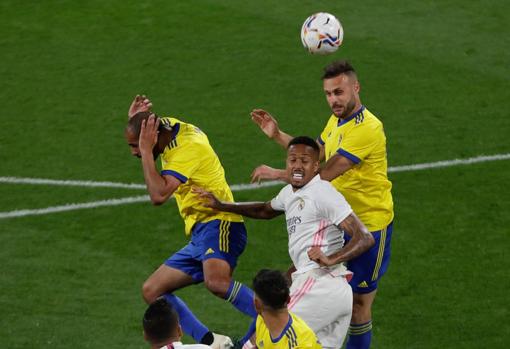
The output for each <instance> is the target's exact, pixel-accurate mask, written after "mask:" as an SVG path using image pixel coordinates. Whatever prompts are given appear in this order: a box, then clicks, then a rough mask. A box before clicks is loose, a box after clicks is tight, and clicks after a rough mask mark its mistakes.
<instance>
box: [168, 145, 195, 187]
mask: <svg viewBox="0 0 510 349" xmlns="http://www.w3.org/2000/svg"><path fill="white" fill-rule="evenodd" d="M200 156H201V152H200V149H199V147H198V146H195V145H194V144H192V143H187V144H183V145H180V146H178V147H175V148H173V149H170V150H169V151H168V152H165V153H164V154H163V157H162V158H161V175H170V176H174V177H175V178H177V179H178V180H180V181H181V182H182V183H186V182H187V181H188V179H189V178H190V177H191V176H193V174H194V173H195V171H196V170H197V168H198V166H199V165H200V160H201V159H200Z"/></svg>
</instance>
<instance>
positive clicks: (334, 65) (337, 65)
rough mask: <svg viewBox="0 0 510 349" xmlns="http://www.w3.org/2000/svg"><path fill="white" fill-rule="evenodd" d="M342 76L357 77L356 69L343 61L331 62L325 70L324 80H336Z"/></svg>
mask: <svg viewBox="0 0 510 349" xmlns="http://www.w3.org/2000/svg"><path fill="white" fill-rule="evenodd" d="M341 74H346V75H348V76H354V77H356V71H355V70H354V67H353V66H352V65H351V64H350V63H349V62H347V61H345V60H341V61H334V62H331V63H330V64H328V65H327V66H326V67H325V68H324V74H323V75H322V80H324V79H331V78H336V77H337V76H339V75H341Z"/></svg>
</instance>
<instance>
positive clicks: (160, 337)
mask: <svg viewBox="0 0 510 349" xmlns="http://www.w3.org/2000/svg"><path fill="white" fill-rule="evenodd" d="M178 324H179V316H178V315H177V312H176V311H175V309H174V308H173V307H172V305H171V304H170V303H168V302H167V301H166V300H165V298H163V297H160V298H158V299H156V301H154V303H152V304H150V305H149V307H148V308H147V310H146V311H145V314H144V315H143V329H144V331H145V335H146V336H147V339H148V340H149V341H151V342H154V343H160V342H162V341H165V340H167V339H169V338H170V337H171V336H172V335H173V334H174V332H175V330H176V329H177V326H178Z"/></svg>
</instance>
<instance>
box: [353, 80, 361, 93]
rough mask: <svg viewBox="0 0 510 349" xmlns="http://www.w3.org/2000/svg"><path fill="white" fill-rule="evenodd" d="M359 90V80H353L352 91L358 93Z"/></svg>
mask: <svg viewBox="0 0 510 349" xmlns="http://www.w3.org/2000/svg"><path fill="white" fill-rule="evenodd" d="M360 90H361V86H360V85H359V81H358V80H356V81H355V82H354V92H356V93H359V91H360Z"/></svg>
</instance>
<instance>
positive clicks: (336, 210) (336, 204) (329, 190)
mask: <svg viewBox="0 0 510 349" xmlns="http://www.w3.org/2000/svg"><path fill="white" fill-rule="evenodd" d="M318 194H319V195H318V197H319V198H320V199H318V200H317V209H318V211H319V214H320V215H321V216H322V218H325V219H328V220H329V221H331V222H332V223H333V224H335V225H339V224H340V223H341V222H342V221H343V220H344V219H346V218H347V217H348V216H349V215H350V214H351V213H352V208H351V205H349V203H348V202H347V200H345V198H344V196H343V195H342V194H340V193H339V192H338V191H337V190H336V189H335V188H334V187H333V186H332V185H331V184H330V183H329V182H328V183H327V184H326V185H324V186H323V187H322V188H321V190H320V193H318Z"/></svg>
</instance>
